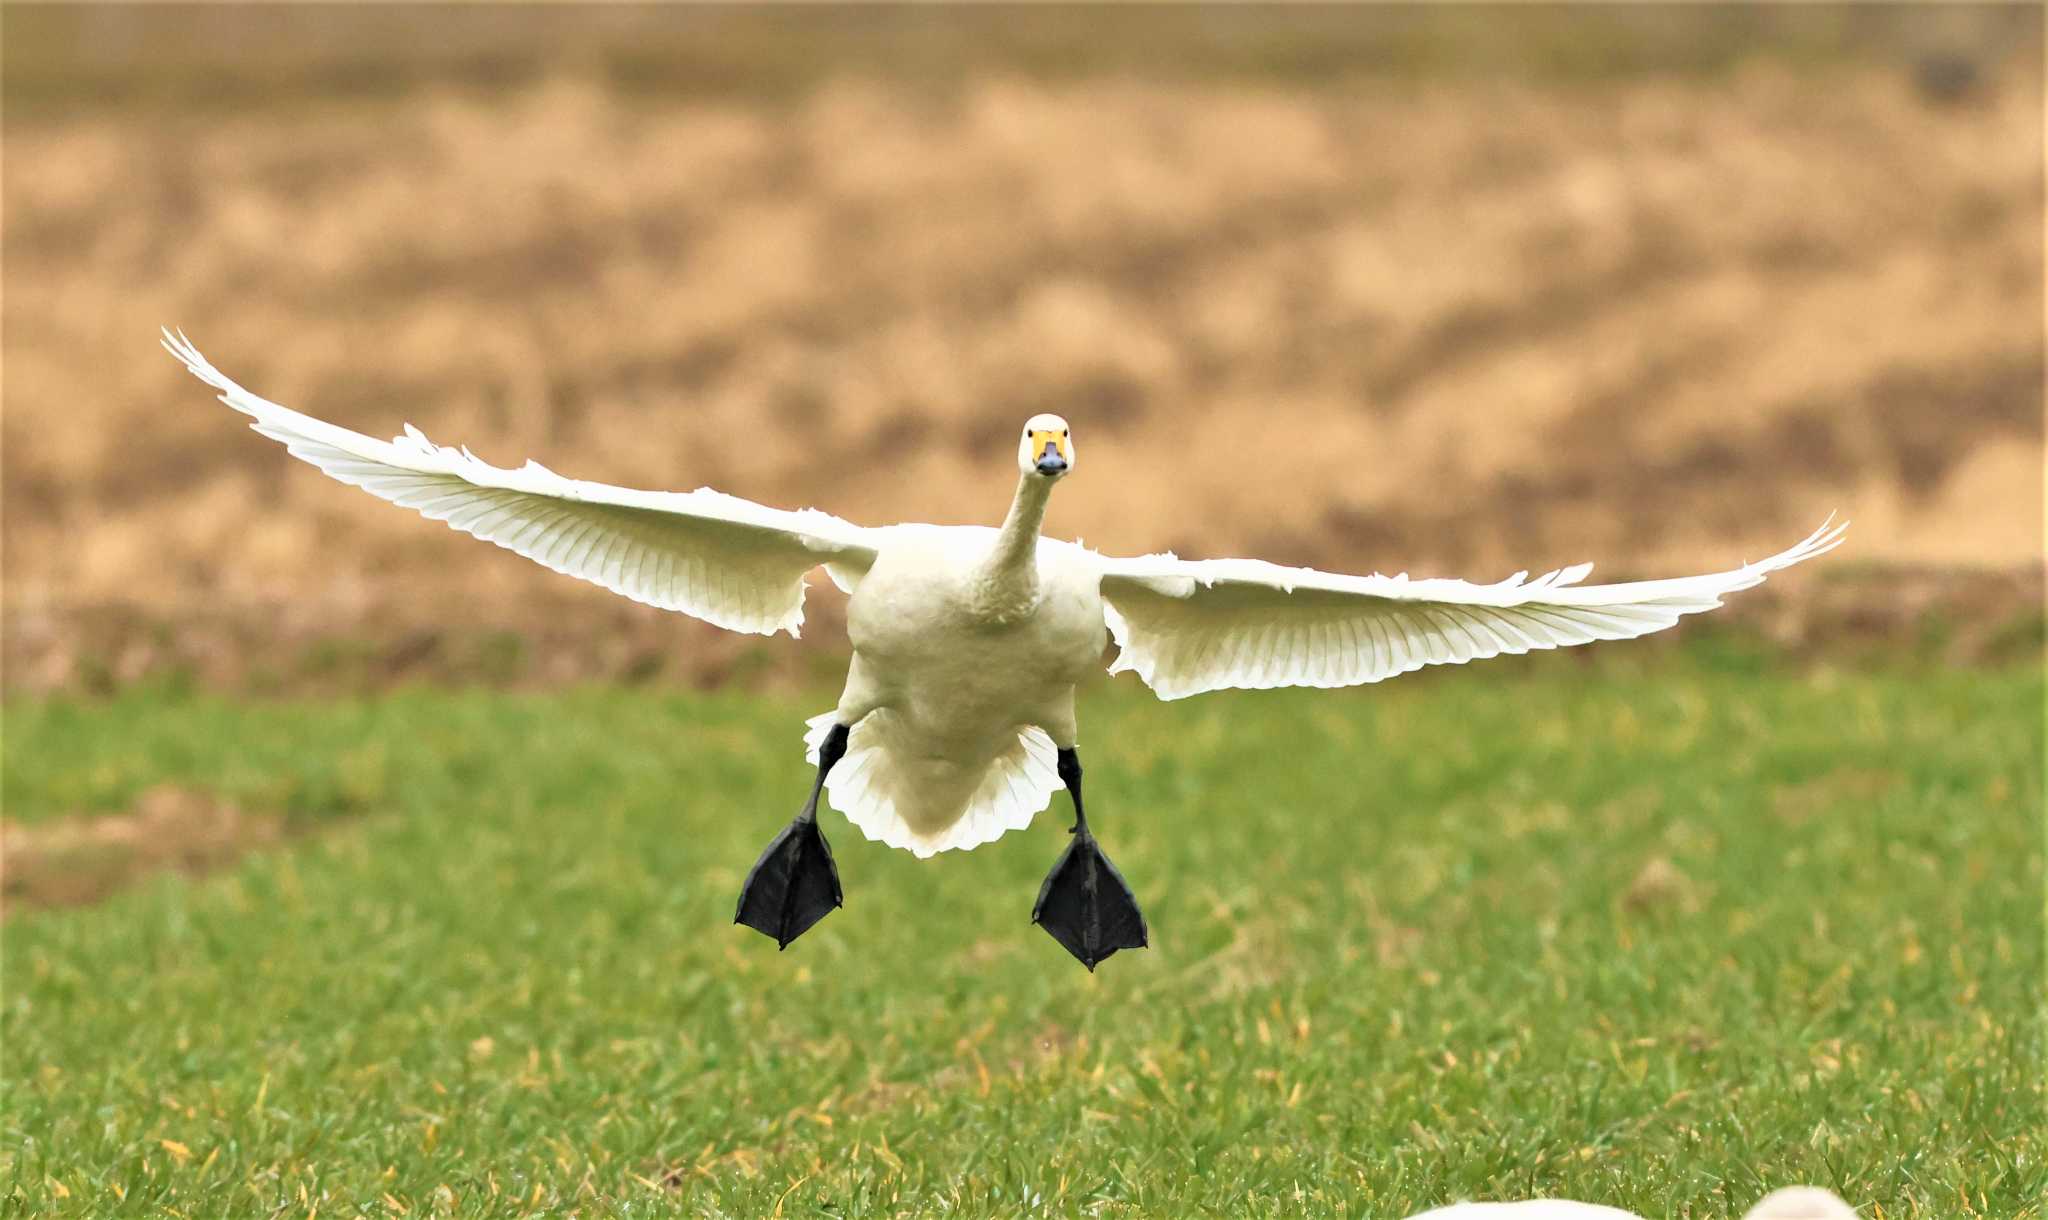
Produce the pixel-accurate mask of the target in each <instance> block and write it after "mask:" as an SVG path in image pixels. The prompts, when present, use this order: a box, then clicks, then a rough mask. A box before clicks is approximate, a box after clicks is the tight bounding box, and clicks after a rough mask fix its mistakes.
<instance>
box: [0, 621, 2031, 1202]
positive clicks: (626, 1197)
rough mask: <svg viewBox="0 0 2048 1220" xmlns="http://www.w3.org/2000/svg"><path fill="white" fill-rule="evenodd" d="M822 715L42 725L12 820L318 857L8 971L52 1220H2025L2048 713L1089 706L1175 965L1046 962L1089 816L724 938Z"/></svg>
mask: <svg viewBox="0 0 2048 1220" xmlns="http://www.w3.org/2000/svg"><path fill="white" fill-rule="evenodd" d="M828 698H829V696H826V695H822V694H821V695H819V696H818V697H815V698H810V699H804V700H792V699H787V698H783V697H757V696H742V695H738V694H732V695H717V696H698V695H678V694H654V693H646V692H627V691H618V690H599V689H589V690H581V691H574V692H570V693H564V694H557V695H526V696H505V695H494V694H486V693H450V692H446V691H432V690H424V689H421V690H405V691H400V692H397V693H394V694H391V695H389V696H387V697H382V698H378V699H374V700H364V701H354V702H350V701H341V702H327V703H295V702H279V703H248V702H228V701H221V700H217V699H214V698H211V697H201V696H192V695H183V694H178V693H176V692H168V691H161V690H159V691H154V692H152V691H148V690H138V691H134V692H131V693H129V694H126V695H123V696H120V697H118V698H116V699H114V700H112V701H110V702H72V701H52V702H41V701H27V700H20V701H16V702H14V703H12V704H11V705H10V706H9V707H8V708H7V718H6V732H5V766H6V772H5V784H6V787H5V793H4V795H5V800H6V805H7V810H8V814H9V816H10V817H11V818H13V819H16V820H17V822H18V824H24V825H27V826H31V827H33V826H36V825H51V824H53V819H56V818H58V817H59V816H60V815H65V816H69V815H75V814H77V813H79V812H81V811H84V812H91V811H95V810H97V811H107V812H117V811H120V810H123V809H125V808H128V807H129V806H131V805H132V804H133V803H134V802H136V801H137V800H138V799H141V798H142V796H143V794H145V793H146V792H148V791H150V790H152V789H156V788H160V787H161V786H162V785H166V784H171V785H177V786H179V787H181V788H184V789H189V790H193V791H198V792H203V793H206V794H209V795H210V796H211V797H212V798H214V799H218V800H221V801H224V802H232V803H233V804H234V805H236V806H238V807H240V808H243V809H246V810H250V811H253V812H261V813H268V814H274V815H277V816H279V817H281V818H283V819H284V821H285V823H286V824H287V826H288V827H289V828H290V829H292V830H300V831H306V832H308V833H307V834H306V835H305V836H304V837H299V838H293V839H290V840H289V841H288V843H287V845H285V846H283V847H280V848H274V849H271V850H266V851H262V852H258V853H256V854H253V855H250V856H248V857H246V858H244V859H243V860H242V861H241V862H240V863H239V864H237V865H235V866H234V867H231V868H229V869H228V870H226V871H224V872H219V873H215V874H213V875H210V876H206V877H203V878H197V879H195V878H190V877H185V876H179V875H174V874H164V875H158V876H154V877H151V878H149V879H148V880H146V881H144V882H143V883H142V884H140V885H139V886H136V887H133V888H130V889H127V890H126V891H124V892H122V893H120V894H118V895H116V896H114V897H113V898H111V899H109V900H107V901H105V902H103V903H100V904H98V905H93V906H87V907H79V908H74V909H23V908H17V909H15V910H14V911H13V912H12V914H11V915H10V917H9V919H8V922H7V923H6V924H5V984H6V986H5V1012H4V1017H5V1024H4V1032H5V1054H6V1071H5V1088H6V1094H5V1103H6V1104H5V1127H6V1138H5V1140H4V1145H0V1189H4V1191H5V1200H6V1202H5V1207H4V1210H5V1211H7V1212H8V1213H9V1214H30V1213H32V1214H37V1215H108V1214H116V1213H126V1214H150V1215H156V1214H170V1215H190V1216H199V1215H221V1214H230V1213H232V1214H249V1215H271V1214H275V1215H312V1214H318V1215H322V1216H328V1215H335V1216H346V1215H356V1214H365V1215H373V1216H381V1215H392V1214H404V1215H441V1214H461V1215H483V1214H490V1215H524V1214H534V1215H543V1214H545V1215H561V1214H565V1213H571V1212H573V1213H574V1214H578V1215H636V1216H638V1215H668V1214H679V1215H734V1216H761V1215H771V1214H780V1215H786V1216H803V1215H835V1216H836V1215H843V1216H875V1215H892V1214H947V1215H964V1216H1011V1215H1019V1214H1054V1215H1069V1214H1101V1215H1144V1216H1191V1215H1214V1216H1229V1217H1244V1216H1267V1215H1282V1216H1284V1215H1300V1216H1326V1215H1349V1216H1400V1215H1405V1214H1406V1213H1407V1212H1408V1211H1409V1210H1414V1209H1418V1208H1420V1207H1421V1206H1423V1205H1426V1204H1430V1203H1435V1202H1438V1201H1442V1200H1446V1199H1450V1198H1454V1197H1458V1196H1482V1197H1484V1196H1501V1195H1523V1194H1533V1193H1548V1192H1555V1193H1560V1194H1566V1195H1573V1196H1579V1197H1585V1198H1592V1199H1597V1200H1601V1201H1605V1202H1610V1203H1614V1204H1618V1205H1622V1206H1628V1207H1633V1208H1635V1209H1638V1210H1640V1211H1643V1212H1645V1213H1646V1214H1648V1215H1650V1216H1674V1217H1677V1216H1688V1217H1706V1216H1725V1215H1729V1214H1731V1213H1739V1211H1740V1210H1741V1208H1742V1207H1744V1206H1746V1205H1747V1204H1748V1203H1749V1202H1751V1201H1753V1200H1754V1199H1755V1198H1756V1197H1757V1196H1759V1195H1760V1194H1762V1193H1763V1191H1764V1190H1765V1189H1766V1187H1768V1186H1770V1185H1778V1184H1784V1183H1787V1182H1791V1181H1795V1180H1807V1181H1813V1182H1817V1183H1820V1184H1824V1185H1828V1186H1832V1187H1833V1188H1834V1189H1836V1190H1837V1191H1839V1192H1840V1193H1842V1194H1843V1195H1845V1196H1847V1197H1848V1198H1849V1199H1850V1200H1851V1201H1852V1202H1854V1203H1857V1204H1858V1205H1860V1206H1863V1207H1864V1208H1865V1213H1864V1214H1866V1215H1870V1216H1878V1215H1882V1216H1886V1217H1897V1216H1944V1217H1947V1216H1964V1215H1971V1216H1996V1217H2001V1218H2005V1220H2017V1218H2025V1217H2040V1216H2042V1215H2043V1214H2044V1213H2043V1211H2042V1206H2041V1202H2040V1200H2041V1198H2042V1197H2043V1194H2044V1192H2048V1170H2044V1168H2043V1165H2044V1157H2048V1147H2044V1143H2043V1136H2042V1131H2043V1123H2042V1118H2043V1093H2042V1081H2041V1063H2042V1050H2043V1047H2042V1030H2043V1025H2042V1018H2041V1009H2040V1005H2041V1001H2042V992H2041V979H2042V967H2043V962H2042V928H2041V913H2042V906H2041V901H2042V885H2043V877H2042V860H2041V827H2042V811H2041V806H2040V803H2039V794H2040V793H2041V791H2042V782H2043V776H2042V762H2041V757H2042V756H2041V748H2040V747H2041V728H2042V724H2041V711H2042V698H2043V691H2042V683H2041V679H2040V676H2039V674H2038V670H2036V669H2034V668H2032V667H2026V668H2017V669H2011V670H2004V671H1995V670H1994V671H1956V670H1946V671H1931V670H1930V671H1915V672H1904V671H1897V670H1894V671H1890V672H1873V671H1842V670H1831V669H1811V670H1807V671H1805V672H1802V673H1798V674H1792V673H1787V672H1784V671H1780V670H1775V669H1773V668H1771V667H1768V666H1763V665H1759V664H1755V663H1742V662H1740V661H1739V660H1730V659H1727V658H1723V659H1721V660H1712V659H1702V658H1701V656H1700V655H1699V653H1698V650H1695V651H1694V652H1691V653H1686V654H1679V655H1676V656H1671V655H1667V656H1664V657H1660V658H1657V659H1656V660H1655V661H1654V663H1644V664H1641V665H1631V664H1617V663H1608V662H1603V663H1599V664H1593V665H1588V664H1584V663H1581V662H1579V661H1578V660H1575V659H1574V658H1567V657H1555V656H1553V657H1545V658H1538V659H1535V660H1532V661H1529V662H1526V663H1515V664H1508V665H1502V666H1496V667H1494V668H1493V669H1492V671H1491V672H1489V673H1487V674H1484V675H1481V674H1479V673H1457V674H1448V675H1443V676H1441V677H1439V676H1435V675H1424V676H1420V677H1416V678H1409V679H1404V680H1402V681H1400V682H1397V683H1393V684H1390V685H1388V686H1386V687H1384V688H1379V689H1374V690H1370V691H1365V692H1353V693H1348V694H1337V695H1332V694H1327V693H1316V692H1301V693H1292V692H1290V693H1285V694H1267V695H1242V696H1220V697H1211V698H1207V699H1203V700H1197V701H1194V702H1191V703H1186V704H1180V705H1175V706H1162V705H1158V704H1155V703H1153V702H1151V701H1150V700H1149V699H1148V698H1146V697H1144V696H1143V695H1142V694H1141V693H1139V692H1136V691H1135V690H1134V689H1132V688H1127V687H1125V686H1121V685H1119V686H1104V687H1101V688H1098V689H1096V690H1094V691H1091V692H1089V693H1088V694H1087V697H1086V703H1087V706H1086V708H1085V712H1084V724H1085V726H1086V733H1087V738H1086V741H1085V743H1084V749H1085V753H1086V757H1087V759H1088V762H1089V776H1090V784H1091V786H1090V795H1091V797H1092V798H1093V799H1092V800H1091V808H1092V809H1093V810H1095V811H1096V817H1095V822H1096V824H1097V828H1098V831H1099V833H1101V834H1102V835H1103V837H1104V843H1105V846H1106V847H1107V848H1108V849H1109V850H1110V852H1111V854H1112V855H1113V856H1114V857H1115V858H1116V860H1117V861H1118V863H1119V864H1120V865H1121V866H1122V868H1123V870H1124V871H1125V873H1126V874H1127V875H1128V876H1129V878H1130V879H1131V881H1132V883H1133V885H1134V886H1135V887H1136V889H1137V891H1138V893H1139V896H1140V898H1141V900H1142V901H1143V902H1144V903H1145V905H1146V909H1147V913H1148V915H1149V917H1150V920H1151V922H1152V926H1153V930H1154V945H1153V947H1152V948H1151V949H1150V950H1148V951H1145V952H1139V953H1130V954H1125V955H1121V956H1119V957H1117V958H1115V959H1113V960H1112V961H1110V962H1108V963H1107V964H1105V965H1104V966H1103V967H1102V969H1101V970H1100V972H1099V973H1097V974H1095V975H1093V976H1091V975H1089V974H1087V973H1085V972H1084V971H1082V970H1081V969H1080V968H1079V967H1078V966H1077V965H1075V964H1074V963H1073V962H1072V961H1071V960H1070V959H1068V958H1067V957H1066V955H1065V954H1064V953H1063V952H1061V951H1060V949H1059V948H1058V947H1057V946H1056V945H1054V944H1053V942H1052V941H1051V940H1050V938H1048V937H1046V936H1045V935H1044V934H1043V933H1041V932H1039V931H1037V930H1036V929H1034V928H1032V927H1030V926H1029V924H1028V923H1027V922H1026V921H1027V913H1028V911H1029V909H1030V905H1031V900H1032V897H1033V895H1034V893H1035V889H1036V886H1037V883H1038V879H1039V877H1040V876H1041V874H1042V873H1043V871H1044V870H1045V869H1046V868H1047V867H1048V866H1049V865H1050V864H1051V862H1052V860H1053V858H1054V856H1055V854H1056V853H1057V851H1058V850H1059V849H1060V847H1061V845H1062V843H1063V836H1062V834H1061V830H1062V828H1063V827H1064V826H1065V824H1066V803H1065V798H1064V797H1061V798H1058V801H1057V804H1056V807H1055V809H1054V811H1053V812H1052V813H1050V814H1048V815H1046V816H1043V817H1041V818H1040V819H1039V821H1038V822H1037V823H1036V824H1034V825H1033V826H1032V827H1031V828H1030V829H1029V830H1028V831H1025V832H1021V833H1016V834H1013V835H1011V836H1009V837H1008V838H1005V839H1003V840H1001V841H1000V842H998V843H996V844H994V845H992V846H991V847H988V848H985V849H983V850H980V851H976V852H974V853H972V854H970V855H951V856H946V857H942V858H939V859H935V860H932V861H925V862H920V861H917V860H914V859H912V858H911V857H910V856H909V855H907V854H904V853H900V852H892V851H888V850H886V849H883V848H881V847H879V846H877V845H874V844H870V843H867V842H865V841H863V840H862V839H861V838H860V837H859V835H858V834H857V833H855V832H854V831H853V830H852V829H851V828H849V827H848V826H847V825H846V823H845V822H844V820H843V819H841V818H839V817H838V816H837V815H836V814H834V815H829V816H828V818H827V821H826V830H827V833H828V834H829V835H831V837H832V840H833V846H834V849H835V851H836V853H837V855H838V858H839V863H840V867H841V870H842V873H843V876H844V878H845V881H846V886H847V894H848V905H847V907H846V909H845V910H843V911H841V912H839V913H837V914H835V915H833V916H832V917H831V918H829V919H828V920H826V921H825V922H824V923H823V924H822V925H820V926H819V927H818V928H817V929H816V930H815V931H813V932H812V933H810V934H809V935H808V936H806V937H805V938H804V939H802V940H801V941H799V942H798V943H797V944H796V945H794V946H792V947H791V949H790V950H789V951H788V952H787V953H784V954H780V955H778V954H777V953H776V952H775V951H774V949H773V946H772V945H770V944H769V943H768V942H767V941H766V940H764V939H763V938H761V937H759V936H756V935H754V934H752V933H750V932H746V931H744V930H741V929H737V928H733V927H731V926H730V925H729V923H728V921H729V920H730V918H731V910H732V900H733V895H734V893H735V891H736V888H737V886H738V883H739V881H740V878H741V876H742V873H743V871H744V870H745V868H746V867H747V866H748V865H749V864H750V863H751V861H752V859H753V856H754V853H755V851H756V850H757V849H758V848H759V846H760V845H761V843H763V842H765V841H766V840H767V838H768V837H769V836H770V835H772V834H773V833H774V832H775V830H776V829H777V828H778V827H779V826H780V825H781V824H782V822H783V821H784V820H785V819H786V818H787V817H788V815H789V814H790V813H791V812H792V811H793V810H794V809H795V807H796V805H797V804H798V802H799V801H800V799H801V796H802V793H803V790H804V787H805V783H806V771H805V768H804V766H803V763H802V760H801V757H800V755H799V753H798V742H797V736H798V726H799V716H800V715H801V714H803V713H805V712H807V711H810V710H815V707H816V706H818V705H822V703H823V702H825V701H826V700H827V699H828Z"/></svg>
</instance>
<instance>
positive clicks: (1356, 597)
mask: <svg viewBox="0 0 2048 1220" xmlns="http://www.w3.org/2000/svg"><path fill="white" fill-rule="evenodd" d="M1847 528H1848V523H1847V522H1844V523H1842V524H1841V525H1836V524H1834V518H1832V517H1830V518H1828V521H1827V523H1826V524H1824V525H1822V526H1821V527H1820V529H1818V530H1816V531H1814V533H1813V534H1812V536H1810V537H1808V538H1807V539H1806V540H1805V541H1804V542H1801V543H1800V544H1799V545H1798V546H1795V547H1793V548H1792V549H1790V550H1788V551H1784V552H1782V553H1780V554H1777V555H1773V556H1771V557H1770V558H1769V559H1765V560H1763V561H1761V562H1759V563H1753V564H1746V565H1744V566H1742V567H1740V568H1736V569H1734V570H1733V571H1729V572H1715V573H1712V574H1710V575H1706V576H1682V577H1679V578H1677V579H1675V580H1644V581H1636V582H1633V583H1630V584H1620V585H1581V584H1579V583H1578V582H1579V581H1581V580H1584V579H1585V578H1586V574H1587V573H1588V572H1590V571H1591V570H1592V565H1591V564H1580V565H1578V566H1577V567H1572V568H1565V569H1562V570H1560V571H1556V572H1551V573H1548V574H1547V575H1544V576H1539V577H1537V578H1536V579H1535V580H1527V579H1526V577H1527V576H1528V573H1526V572H1517V573H1516V574H1515V575H1513V576H1511V577H1509V578H1508V579H1507V580H1504V581H1501V582H1500V583H1499V584H1492V585H1475V584H1470V583H1468V582H1466V581H1462V580H1410V579H1408V577H1407V576H1406V575H1401V576H1377V575H1375V576H1340V575H1335V574H1333V573H1329V572H1318V571H1316V570H1314V569H1312V568H1287V567H1281V566H1280V565H1278V564H1271V563H1265V562H1263V561H1260V560H1256V559H1212V560H1199V561H1191V560H1183V559H1175V558H1174V557H1173V556H1171V555H1148V556H1145V557H1143V558H1139V559H1109V560H1106V561H1105V569H1104V573H1103V577H1102V600H1103V611H1104V615H1105V617H1106V618H1107V619H1108V620H1109V630H1110V634H1111V636H1113V637H1114V638H1115V640H1116V642H1117V646H1118V648H1119V650H1120V651H1119V655H1118V657H1117V660H1116V664H1115V665H1113V666H1111V667H1110V672H1112V673H1121V672H1123V671H1124V670H1134V671H1136V673H1137V674H1138V676H1139V677H1140V678H1143V679H1144V680H1145V684H1146V685H1147V686H1150V687H1151V688H1152V689H1153V690H1154V691H1155V692H1157V693H1158V695H1159V697H1160V698H1162V699H1181V698H1185V697H1186V696H1188V695H1198V694H1201V693H1202V692H1203V691H1211V690H1219V689H1222V688H1224V687H1232V686H1237V687H1252V688H1264V687H1272V686H1325V687H1328V686H1356V685H1358V684H1360V683H1363V682H1378V681H1380V680H1381V679H1383V678H1391V677H1393V676H1394V675H1395V674H1403V673H1407V672H1408V671H1409V670H1411V669H1420V668H1421V667H1423V666H1424V665H1459V664H1463V663H1464V662H1466V661H1472V660H1477V659H1479V658H1481V657H1491V656H1496V655H1498V654H1500V653H1503V652H1516V653H1519V652H1528V651H1530V650H1531V649H1536V648H1561V647H1565V646H1567V645H1571V644H1585V643H1589V642H1591V641H1593V640H1624V639H1630V638H1633V637H1635V636H1639V635H1648V634H1649V633H1650V632H1653V631H1662V630H1663V629H1664V628H1666V627H1669V626H1671V625H1672V624H1673V623H1676V622H1677V621H1678V620H1679V619H1680V618H1682V617H1683V616H1685V615H1688V614H1697V613H1699V612H1700V611H1702V610H1711V609H1713V608H1714V607H1716V606H1718V605H1720V604H1721V598H1722V597H1723V596H1725V595H1727V594H1729V593H1733V592H1735V591H1736V590H1738V589H1747V588H1749V587H1750V586H1752V585H1758V584H1762V583H1763V579H1764V577H1765V576H1766V575H1768V574H1769V573H1771V572H1775V571H1778V570H1779V569H1780V568H1788V567H1791V566H1792V565H1793V564H1795V563H1798V562H1800V561H1801V560H1805V559H1811V558H1812V557H1813V556H1815V555H1820V554H1823V553H1825V552H1827V551H1831V550H1833V549H1834V548H1835V547H1836V546H1838V545H1840V544H1841V541H1842V532H1843V531H1844V530H1846V529H1847Z"/></svg>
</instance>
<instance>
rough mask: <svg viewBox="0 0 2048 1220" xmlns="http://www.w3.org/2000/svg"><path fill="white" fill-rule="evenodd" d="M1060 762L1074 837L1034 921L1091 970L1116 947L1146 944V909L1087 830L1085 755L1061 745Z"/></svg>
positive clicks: (1048, 880)
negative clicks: (1083, 799)
mask: <svg viewBox="0 0 2048 1220" xmlns="http://www.w3.org/2000/svg"><path fill="white" fill-rule="evenodd" d="M1059 767H1060V782H1061V783H1063V784H1065V785H1066V786H1067V792H1068V793H1069V794H1070V795H1072V796H1073V798H1074V826H1073V829H1072V830H1071V831H1069V832H1068V833H1069V834H1071V835H1073V836H1074V837H1073V838H1072V839H1071V840H1070V841H1069V842H1068V843H1067V850H1066V851H1064V852H1062V853H1060V858H1059V861H1058V862H1057V863H1055V864H1054V865H1053V866H1052V871H1051V872H1049V873H1047V874H1046V875H1045V884H1044V885H1042V886H1040V887H1039V888H1038V903H1037V905H1036V906H1033V907H1032V908H1031V922H1032V923H1035V924H1037V925H1038V926H1039V927H1041V928H1044V929H1045V930H1046V931H1047V932H1049V933H1051V934H1052V938H1053V939H1054V940H1056V941H1058V942H1060V944H1061V945H1063V946H1065V948H1066V950H1067V952H1069V953H1071V954H1073V955H1074V956H1075V957H1076V958H1078V959H1079V960H1080V962H1081V964H1082V965H1083V966H1086V967H1088V969H1090V970H1091V971H1092V970H1094V969H1095V967H1096V964H1097V963H1099V962H1101V961H1103V960H1104V959H1105V958H1107V957H1108V956H1109V955H1110V954H1112V953H1115V952H1116V951H1117V950H1118V949H1142V948H1144V947H1145V944H1146V937H1147V934H1146V931H1145V915H1144V913H1143V912H1142V911H1140V910H1138V899H1137V897H1136V896H1135V895H1133V894H1132V893H1131V887H1130V886H1129V885H1127V884H1125V882H1124V875H1123V874H1122V873H1120V872H1118V871H1117V869H1116V865H1114V864H1111V863H1110V862H1109V857H1108V856H1106V855H1103V854H1102V849H1101V848H1100V847H1098V846H1096V843H1095V836H1094V835H1093V834H1090V833H1089V831H1088V814H1087V812H1086V811H1085V810H1083V809H1082V807H1081V756H1080V755H1079V754H1076V753H1075V752H1074V751H1072V750H1061V751H1060V757H1059Z"/></svg>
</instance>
